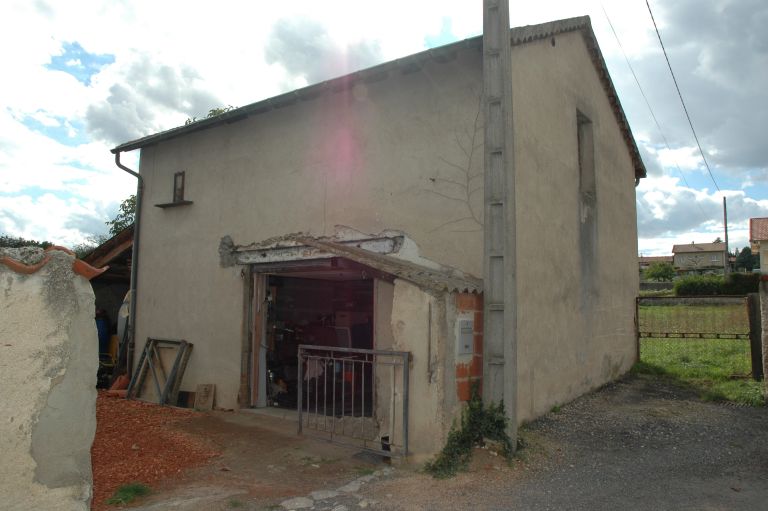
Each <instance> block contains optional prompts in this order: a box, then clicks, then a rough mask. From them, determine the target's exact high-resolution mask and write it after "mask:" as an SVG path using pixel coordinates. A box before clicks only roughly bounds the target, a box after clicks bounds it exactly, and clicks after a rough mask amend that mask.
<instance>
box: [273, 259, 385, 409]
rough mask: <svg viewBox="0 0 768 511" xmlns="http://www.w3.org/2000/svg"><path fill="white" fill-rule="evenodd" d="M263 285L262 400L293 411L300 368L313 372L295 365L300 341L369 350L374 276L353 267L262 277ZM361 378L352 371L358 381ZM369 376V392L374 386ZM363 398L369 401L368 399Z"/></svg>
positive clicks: (314, 344) (297, 362)
mask: <svg viewBox="0 0 768 511" xmlns="http://www.w3.org/2000/svg"><path fill="white" fill-rule="evenodd" d="M336 270H338V268H336ZM265 284H266V286H265V287H266V290H265V291H266V304H267V306H266V308H265V311H264V312H265V316H266V317H265V318H264V321H265V328H264V335H263V350H262V353H263V354H264V355H263V356H264V358H265V361H266V364H265V367H264V368H265V370H266V371H265V374H264V377H263V379H261V381H262V382H264V383H265V389H266V404H267V405H268V406H276V407H280V408H290V409H295V408H296V406H297V394H298V385H299V382H300V381H301V379H302V378H301V376H302V373H301V371H304V372H306V371H308V370H309V371H312V370H313V369H311V368H310V369H308V368H307V367H305V366H302V367H300V366H299V361H298V346H299V345H300V344H305V345H312V346H323V347H330V348H356V349H368V350H369V349H373V347H374V341H373V332H374V298H373V297H374V279H373V278H372V277H371V276H370V274H366V273H365V272H364V271H359V269H357V268H355V271H311V270H310V271H293V272H290V273H279V274H271V275H267V276H266V282H265ZM342 369H343V368H342ZM304 376H306V375H304ZM340 377H341V378H348V375H344V374H342V375H340ZM365 377H366V376H365V375H364V374H358V375H356V378H357V379H360V378H363V379H364V378H365ZM370 377H371V376H370V375H368V379H369V382H368V385H367V387H368V389H367V391H368V392H371V391H372V387H373V386H372V385H370ZM364 386H365V385H363V387H364ZM360 397H362V396H360ZM366 401H367V402H368V403H371V402H372V399H370V398H369V399H367V400H366ZM369 413H370V411H369Z"/></svg>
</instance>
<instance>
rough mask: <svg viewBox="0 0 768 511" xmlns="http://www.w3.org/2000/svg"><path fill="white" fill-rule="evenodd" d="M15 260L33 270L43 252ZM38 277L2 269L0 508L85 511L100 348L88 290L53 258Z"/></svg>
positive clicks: (68, 260) (60, 258)
mask: <svg viewBox="0 0 768 511" xmlns="http://www.w3.org/2000/svg"><path fill="white" fill-rule="evenodd" d="M24 250H25V252H24V253H23V254H21V253H20V252H19V251H15V252H14V253H10V251H8V250H5V249H3V250H1V252H2V253H0V258H1V257H2V256H6V255H11V256H13V257H14V258H15V259H18V260H22V261H23V262H24V263H26V264H34V263H36V262H39V261H41V260H42V259H43V255H42V250H40V249H31V250H30V249H24ZM50 257H51V258H50V260H49V261H48V263H47V264H46V265H45V266H43V268H42V269H40V270H39V271H37V272H36V273H32V274H31V275H23V274H20V273H16V272H15V271H13V270H11V269H10V268H8V267H6V266H5V265H1V264H0V383H2V392H0V452H2V456H3V460H2V463H0V496H1V497H0V499H1V500H0V507H2V508H3V509H11V510H16V509H18V510H22V509H23V510H27V509H45V510H87V509H89V508H90V499H91V489H92V474H91V457H90V448H91V443H92V441H93V436H94V433H95V430H96V410H95V403H96V389H95V382H96V370H97V366H98V342H97V337H96V327H95V323H94V320H93V313H94V298H93V291H92V289H91V286H90V284H89V283H88V281H87V280H86V279H85V278H83V277H81V276H79V275H77V274H75V273H74V272H73V271H72V263H73V257H72V256H71V255H69V254H67V253H65V252H59V251H53V252H50Z"/></svg>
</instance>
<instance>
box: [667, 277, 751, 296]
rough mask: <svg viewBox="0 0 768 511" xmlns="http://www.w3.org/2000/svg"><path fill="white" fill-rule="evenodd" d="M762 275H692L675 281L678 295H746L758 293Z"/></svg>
mask: <svg viewBox="0 0 768 511" xmlns="http://www.w3.org/2000/svg"><path fill="white" fill-rule="evenodd" d="M759 282H760V275H758V274H757V273H729V274H728V275H727V276H726V277H725V278H723V276H722V275H690V276H687V277H683V278H681V279H678V280H677V281H675V294H676V295H677V296H712V295H745V294H747V293H757V290H758V283H759Z"/></svg>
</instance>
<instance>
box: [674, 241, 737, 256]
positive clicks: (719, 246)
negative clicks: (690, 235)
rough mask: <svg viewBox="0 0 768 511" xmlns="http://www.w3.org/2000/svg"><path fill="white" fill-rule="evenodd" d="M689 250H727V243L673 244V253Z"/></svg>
mask: <svg viewBox="0 0 768 511" xmlns="http://www.w3.org/2000/svg"><path fill="white" fill-rule="evenodd" d="M688 252H725V243H691V244H690V245H673V246H672V253H673V254H683V253H688Z"/></svg>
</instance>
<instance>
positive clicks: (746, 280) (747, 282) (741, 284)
mask: <svg viewBox="0 0 768 511" xmlns="http://www.w3.org/2000/svg"><path fill="white" fill-rule="evenodd" d="M759 283H760V275H758V274H757V273H729V274H728V276H727V277H726V278H725V282H724V283H723V293H722V294H724V295H745V294H748V293H757V290H758V287H759Z"/></svg>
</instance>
